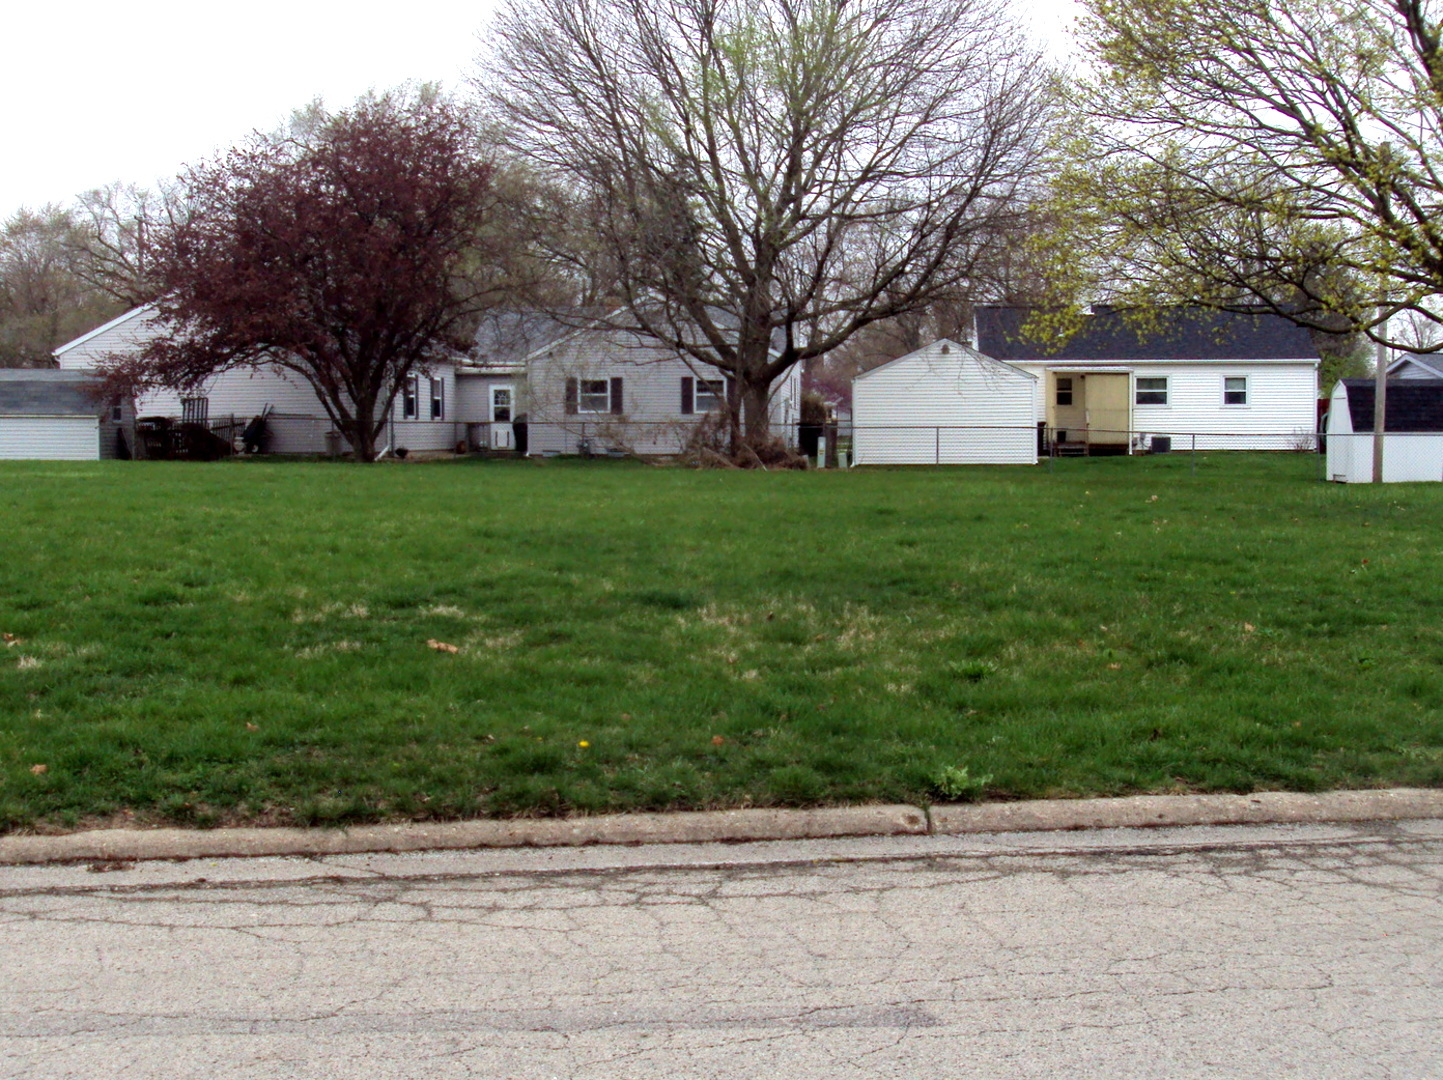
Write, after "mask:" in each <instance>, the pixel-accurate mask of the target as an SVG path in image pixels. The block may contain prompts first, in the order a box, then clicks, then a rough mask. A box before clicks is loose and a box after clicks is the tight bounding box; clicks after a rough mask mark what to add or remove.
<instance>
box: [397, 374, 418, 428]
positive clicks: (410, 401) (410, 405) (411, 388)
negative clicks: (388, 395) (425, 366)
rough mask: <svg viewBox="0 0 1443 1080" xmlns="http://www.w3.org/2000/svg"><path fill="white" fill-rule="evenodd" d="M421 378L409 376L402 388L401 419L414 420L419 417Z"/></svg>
mask: <svg viewBox="0 0 1443 1080" xmlns="http://www.w3.org/2000/svg"><path fill="white" fill-rule="evenodd" d="M419 383H420V377H419V376H416V375H407V376H406V382H405V384H404V385H403V386H402V387H401V419H402V420H414V419H416V415H417V406H416V399H417V397H419V396H420V392H421V390H420V386H419V385H418V384H419Z"/></svg>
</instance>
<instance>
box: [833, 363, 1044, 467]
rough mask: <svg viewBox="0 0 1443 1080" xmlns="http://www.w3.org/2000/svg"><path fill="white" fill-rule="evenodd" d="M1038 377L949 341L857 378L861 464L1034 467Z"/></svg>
mask: <svg viewBox="0 0 1443 1080" xmlns="http://www.w3.org/2000/svg"><path fill="white" fill-rule="evenodd" d="M1036 384H1037V376H1035V375H1032V374H1029V373H1028V372H1026V371H1023V370H1022V369H1020V368H1017V367H1014V366H1013V365H1011V364H1007V363H1003V362H1002V361H1001V360H994V359H992V358H991V357H990V356H984V355H983V354H982V353H980V352H978V351H977V350H976V349H972V348H969V347H968V346H966V345H959V344H957V342H955V341H948V340H946V339H943V340H941V341H934V342H933V343H932V344H931V345H927V346H925V347H924V348H921V349H918V350H917V351H916V352H912V353H908V354H907V355H906V356H901V357H898V358H897V359H896V360H893V361H891V362H889V363H886V364H883V365H882V366H881V367H876V368H873V369H872V370H871V371H867V372H864V373H863V374H861V375H858V376H857V377H856V378H855V379H854V380H852V457H853V460H854V462H855V463H856V464H858V465H1035V464H1037V421H1036V418H1035V415H1034V414H1035V408H1034V400H1035V398H1036V395H1037V389H1036Z"/></svg>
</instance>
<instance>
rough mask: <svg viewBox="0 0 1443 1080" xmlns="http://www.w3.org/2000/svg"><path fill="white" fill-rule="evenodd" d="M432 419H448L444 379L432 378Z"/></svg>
mask: <svg viewBox="0 0 1443 1080" xmlns="http://www.w3.org/2000/svg"><path fill="white" fill-rule="evenodd" d="M431 419H432V420H444V419H446V381H445V380H444V379H432V380H431Z"/></svg>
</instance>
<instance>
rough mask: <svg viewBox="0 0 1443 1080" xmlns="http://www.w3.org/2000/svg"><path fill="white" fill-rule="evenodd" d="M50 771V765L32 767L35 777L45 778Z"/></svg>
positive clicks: (31, 770)
mask: <svg viewBox="0 0 1443 1080" xmlns="http://www.w3.org/2000/svg"><path fill="white" fill-rule="evenodd" d="M49 771H50V766H49V765H32V766H30V772H31V773H32V774H33V775H35V776H44V775H45V774H46V773H48V772H49Z"/></svg>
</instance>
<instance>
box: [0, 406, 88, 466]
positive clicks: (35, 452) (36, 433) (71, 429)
mask: <svg viewBox="0 0 1443 1080" xmlns="http://www.w3.org/2000/svg"><path fill="white" fill-rule="evenodd" d="M99 457H100V418H99V417H97V416H0V459H3V460H11V461H13V460H30V461H95V460H97V459H98V458H99Z"/></svg>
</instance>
